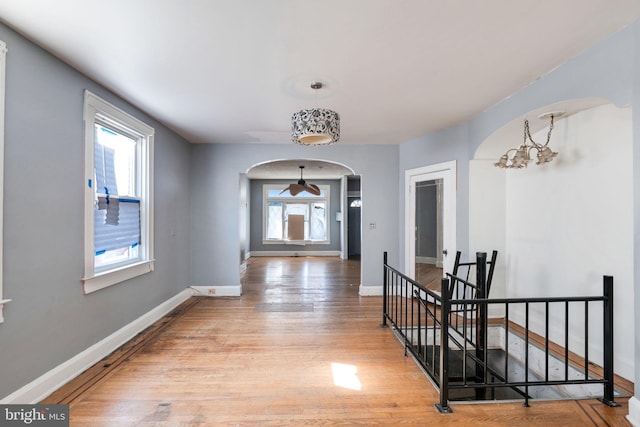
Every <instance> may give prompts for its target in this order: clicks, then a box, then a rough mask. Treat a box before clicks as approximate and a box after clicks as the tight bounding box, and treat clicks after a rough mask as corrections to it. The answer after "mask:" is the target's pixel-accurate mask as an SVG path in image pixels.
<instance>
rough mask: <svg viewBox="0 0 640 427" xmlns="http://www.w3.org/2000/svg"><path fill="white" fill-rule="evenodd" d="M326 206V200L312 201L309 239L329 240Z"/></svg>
mask: <svg viewBox="0 0 640 427" xmlns="http://www.w3.org/2000/svg"><path fill="white" fill-rule="evenodd" d="M326 230H327V227H326V208H325V204H324V202H318V203H311V220H310V225H309V240H327V233H326Z"/></svg>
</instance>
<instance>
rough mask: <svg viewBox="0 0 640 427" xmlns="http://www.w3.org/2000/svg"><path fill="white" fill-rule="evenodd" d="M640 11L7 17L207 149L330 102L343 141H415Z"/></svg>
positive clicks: (248, 11) (535, 7)
mask: <svg viewBox="0 0 640 427" xmlns="http://www.w3.org/2000/svg"><path fill="white" fill-rule="evenodd" d="M638 16H640V0H518V1H514V0H483V1H478V0H323V1H317V0H270V1H266V0H109V1H104V0H56V1H51V0H1V1H0V20H2V21H3V22H4V23H6V24H8V25H9V26H11V27H13V28H14V29H16V30H17V31H19V32H20V33H22V34H24V35H25V36H27V37H28V38H30V39H31V40H33V41H34V42H36V43H38V44H39V45H41V46H43V47H44V48H45V49H47V50H49V51H51V52H52V53H54V54H55V55H57V56H58V57H60V58H62V59H63V60H64V61H66V62H67V63H69V64H70V65H72V66H73V67H75V68H77V69H78V70H80V71H81V72H83V73H85V74H87V75H88V76H90V77H91V78H93V79H94V80H96V81H98V82H99V83H101V84H103V85H104V86H106V87H107V88H109V89H111V90H112V91H114V92H115V93H117V94H119V95H120V96H122V97H123V98H124V99H126V100H128V101H129V102H131V103H132V104H134V105H136V106H138V107H139V108H142V109H143V110H145V111H147V112H148V113H149V114H151V115H152V116H154V117H155V118H157V119H158V120H160V121H162V122H163V123H165V124H166V125H168V126H169V127H171V128H172V129H174V130H175V131H176V132H178V133H179V134H181V135H182V136H184V137H185V138H186V139H188V140H189V141H191V142H196V143H283V144H289V143H291V142H290V136H289V132H290V117H291V114H292V113H293V112H294V111H297V110H299V109H302V108H311V107H315V106H319V107H324V108H331V109H334V110H336V111H337V112H338V113H340V116H341V140H340V143H341V144H367V143H369V144H399V143H403V142H406V141H408V140H411V139H413V138H417V137H419V136H422V135H425V134H427V133H429V132H433V131H436V130H439V129H442V128H445V127H448V126H451V125H455V124H457V123H460V122H463V121H465V120H468V119H469V118H471V117H473V116H474V115H476V114H478V113H479V112H481V111H483V110H485V109H487V108H489V107H491V106H492V105H494V104H496V103H497V102H499V101H500V100H502V99H504V98H505V97H507V96H509V95H510V94H512V93H514V92H515V91H517V90H518V89H520V88H522V87H524V86H526V85H527V84H529V83H530V82H532V81H534V80H535V79H536V78H538V77H540V76H542V75H544V74H545V73H547V72H548V71H550V70H552V69H553V68H555V67H557V66H558V65H560V64H562V63H563V62H565V61H566V60H567V59H569V58H571V57H573V56H575V55H577V54H579V53H580V52H582V51H584V50H586V49H587V48H589V47H590V46H592V45H593V44H594V43H596V42H597V41H599V40H601V39H603V38H605V37H606V36H608V35H610V34H612V33H613V32H615V31H616V30H618V29H620V28H621V27H623V26H625V25H626V24H628V23H630V22H632V21H633V20H635V19H636V18H637V17H638ZM8 48H9V60H10V54H11V46H8ZM315 80H318V81H321V82H323V83H324V84H325V88H324V89H321V90H320V92H319V93H318V94H314V91H313V90H312V89H311V88H309V84H310V83H311V82H312V81H315Z"/></svg>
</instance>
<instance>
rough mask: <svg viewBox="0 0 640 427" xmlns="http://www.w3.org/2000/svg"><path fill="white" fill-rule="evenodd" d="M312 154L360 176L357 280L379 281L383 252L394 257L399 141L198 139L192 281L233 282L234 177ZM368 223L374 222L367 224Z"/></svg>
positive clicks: (235, 244) (235, 265) (237, 244)
mask: <svg viewBox="0 0 640 427" xmlns="http://www.w3.org/2000/svg"><path fill="white" fill-rule="evenodd" d="M305 158H309V159H316V160H328V161H333V162H338V163H341V164H343V165H346V166H348V167H350V168H351V169H352V170H353V171H354V173H355V174H357V175H360V176H361V179H362V204H363V208H362V223H363V233H362V234H363V235H362V252H363V253H362V279H361V280H362V284H363V285H365V286H380V285H381V284H382V273H381V270H380V264H381V262H382V254H383V252H384V251H388V252H389V262H390V263H392V265H397V262H398V242H399V240H398V236H397V233H398V216H399V214H398V212H399V211H398V208H397V205H396V203H395V201H396V200H397V195H396V192H397V188H398V146H396V145H341V144H336V145H331V146H328V147H303V146H297V145H294V144H290V143H287V144H271V145H267V144H251V145H246V144H242V145H238V144H200V145H194V147H193V151H192V164H191V171H192V172H191V173H192V178H191V182H192V186H191V191H192V213H191V215H192V217H191V227H192V231H191V235H192V246H191V257H192V284H193V285H203V286H238V285H239V284H240V273H239V269H238V260H237V255H236V254H237V253H238V252H237V251H238V248H239V247H240V242H239V238H238V234H239V233H238V227H239V224H238V221H239V220H238V210H237V206H238V197H239V196H238V194H239V191H238V176H239V174H241V173H246V172H247V171H248V170H249V169H250V168H251V167H252V166H253V165H255V164H257V163H261V162H265V161H269V160H276V159H305ZM369 224H375V228H374V229H371V228H370V227H369Z"/></svg>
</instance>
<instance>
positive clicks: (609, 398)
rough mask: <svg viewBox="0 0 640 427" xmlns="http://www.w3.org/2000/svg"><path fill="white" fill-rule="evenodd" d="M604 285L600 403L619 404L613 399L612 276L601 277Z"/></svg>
mask: <svg viewBox="0 0 640 427" xmlns="http://www.w3.org/2000/svg"><path fill="white" fill-rule="evenodd" d="M603 285H604V290H603V292H604V303H603V304H604V310H603V312H604V366H603V371H604V379H605V380H606V382H605V383H604V396H603V397H602V399H601V401H602V403H604V404H606V405H609V406H620V404H619V403H616V402H615V401H614V400H613V396H614V387H613V276H604V277H603Z"/></svg>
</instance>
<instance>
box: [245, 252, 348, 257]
mask: <svg viewBox="0 0 640 427" xmlns="http://www.w3.org/2000/svg"><path fill="white" fill-rule="evenodd" d="M340 255H341V252H340V251H251V256H252V257H254V256H256V257H257V256H340Z"/></svg>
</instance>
